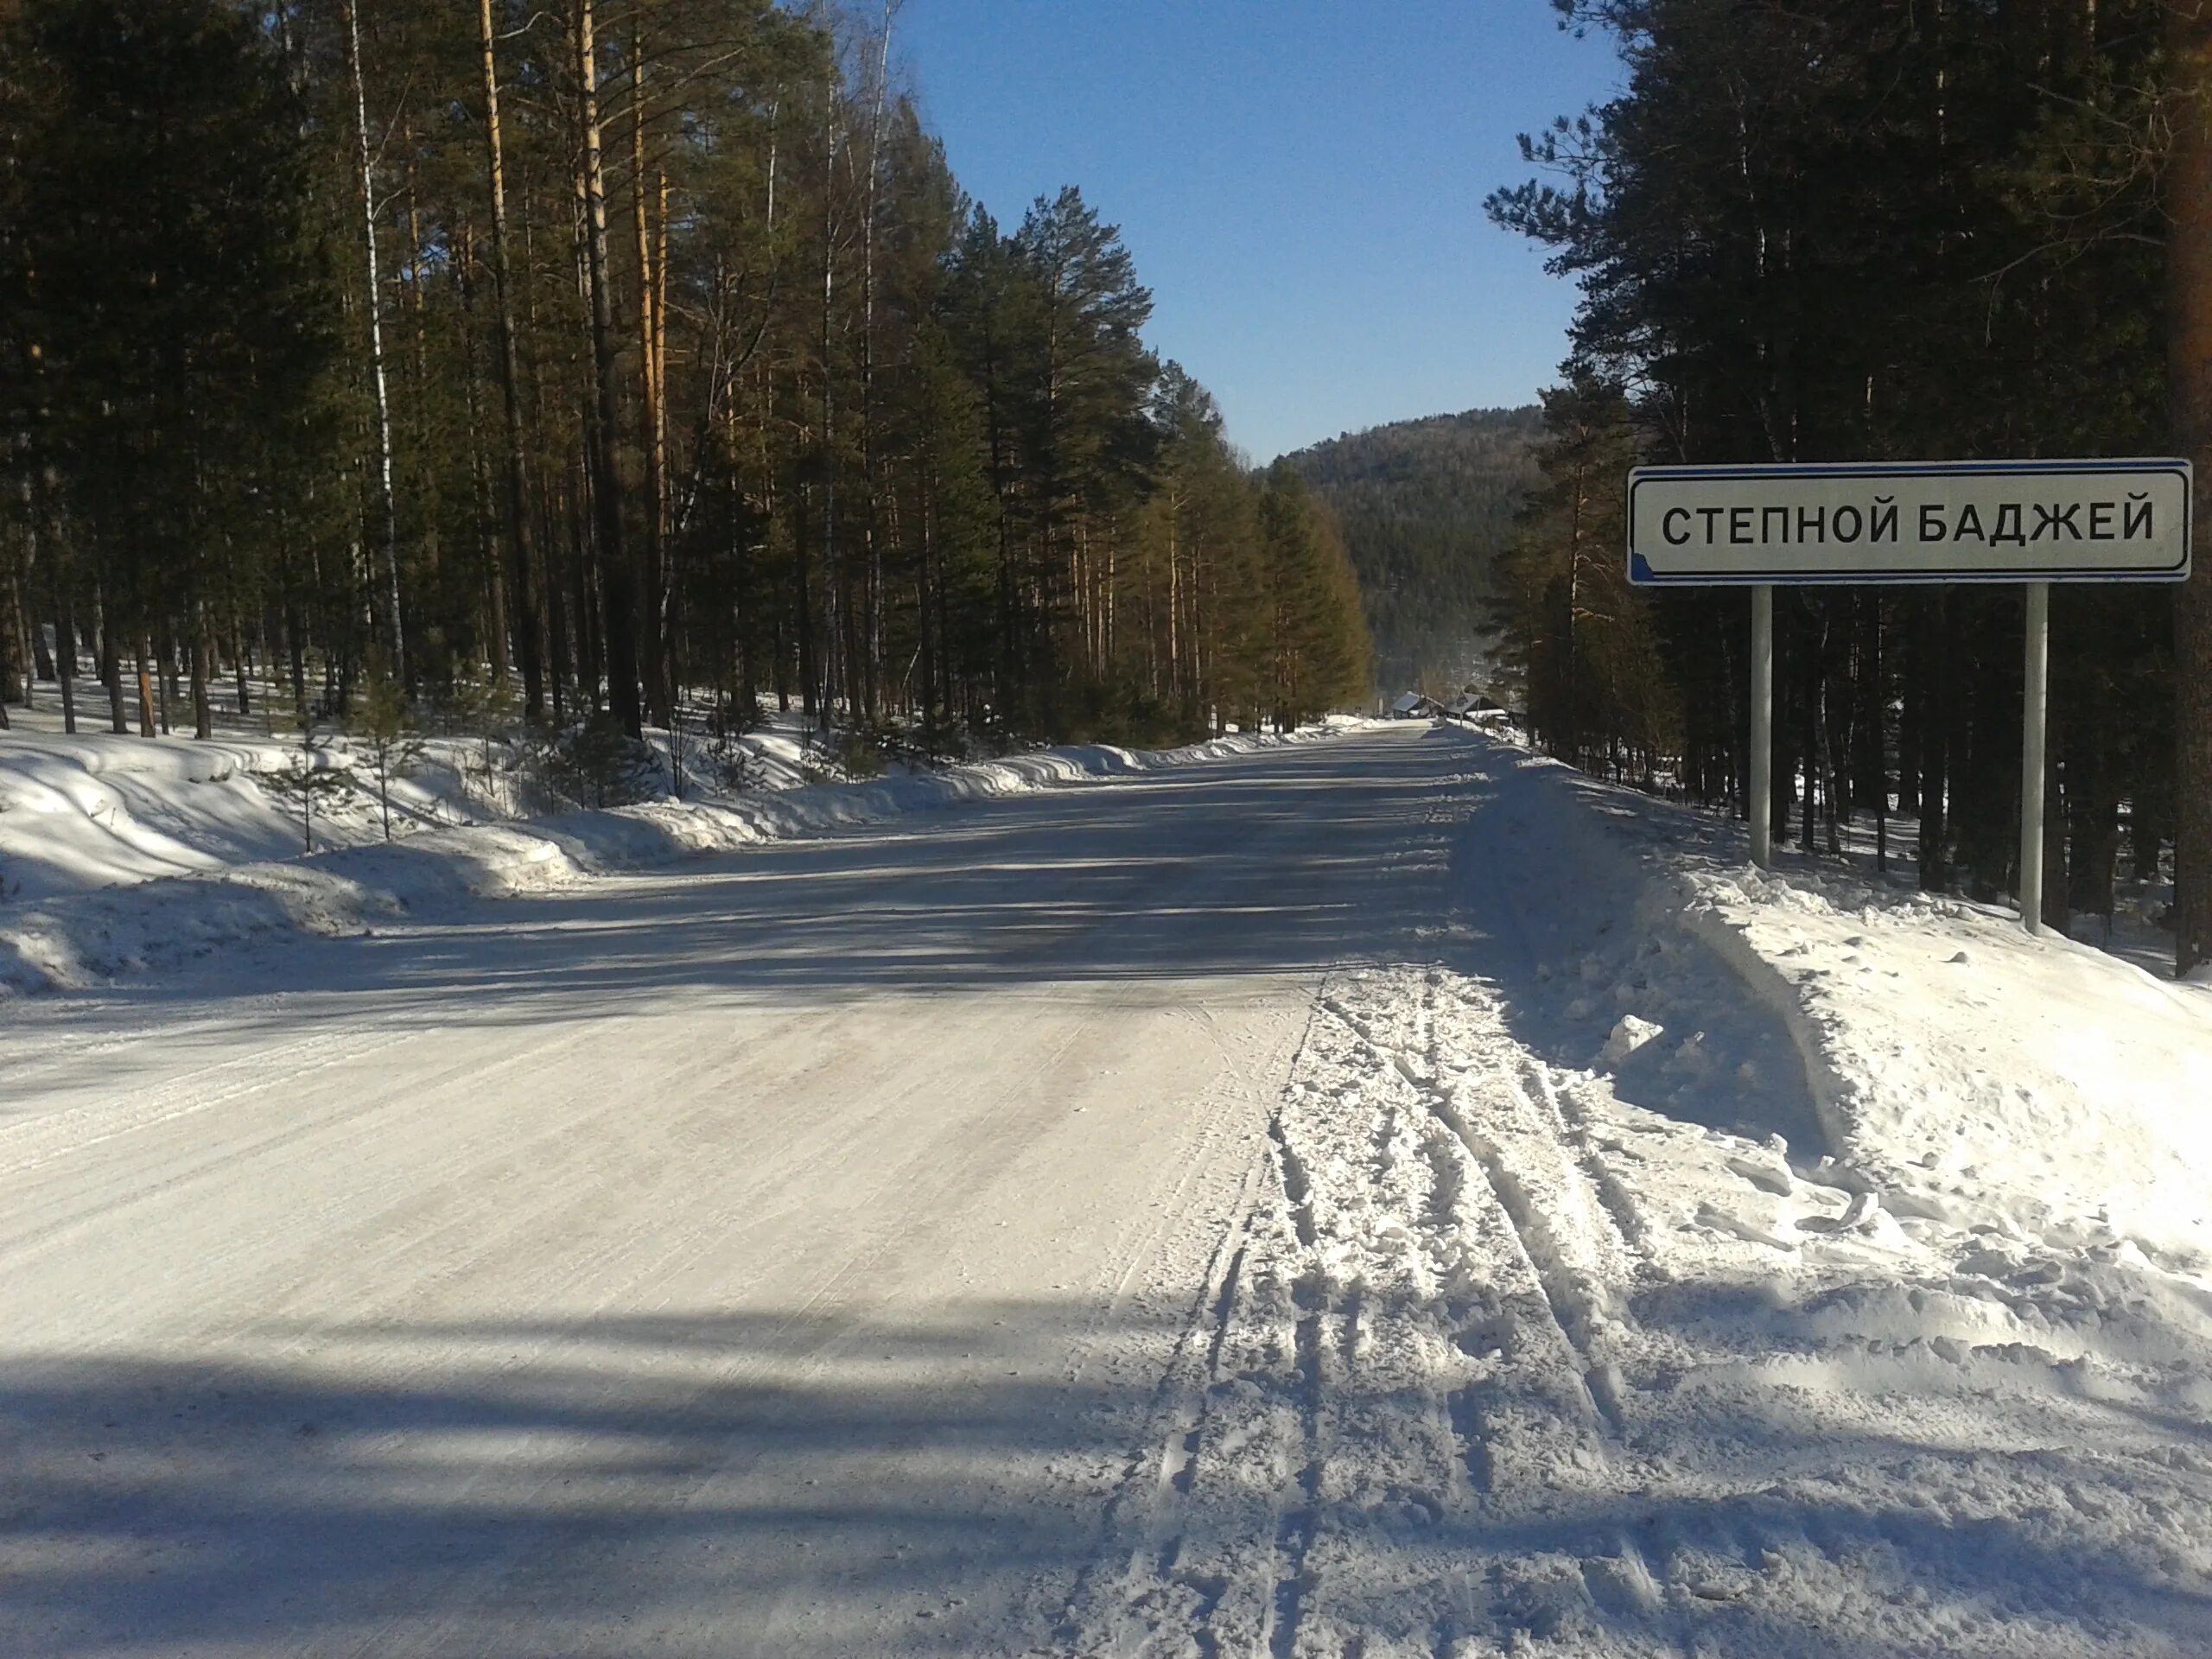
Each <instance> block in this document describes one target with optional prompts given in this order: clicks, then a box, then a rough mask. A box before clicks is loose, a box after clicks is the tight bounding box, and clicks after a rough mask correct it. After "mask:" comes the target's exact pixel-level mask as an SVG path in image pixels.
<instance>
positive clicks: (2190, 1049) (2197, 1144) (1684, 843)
mask: <svg viewBox="0 0 2212 1659" xmlns="http://www.w3.org/2000/svg"><path fill="white" fill-rule="evenodd" d="M1470 741H1473V742H1477V743H1480V742H1482V740H1479V739H1474V740H1470ZM1487 747H1488V748H1489V750H1490V754H1489V759H1490V760H1491V764H1492V765H1493V766H1495V767H1496V768H1497V769H1498V770H1499V771H1500V772H1502V773H1503V774H1504V775H1505V777H1506V778H1507V779H1510V782H1509V783H1508V785H1507V786H1506V788H1505V790H1504V791H1503V795H1502V797H1501V799H1502V800H1503V801H1506V802H1509V803H1510V810H1514V811H1516V812H1518V813H1519V814H1521V815H1522V817H1524V818H1526V819H1527V820H1528V828H1527V829H1526V831H1525V833H1526V834H1528V835H1529V836H1531V837H1532V838H1536V839H1539V840H1540V841H1541V842H1542V843H1543V844H1544V845H1545V846H1546V847H1547V849H1548V861H1549V863H1550V864H1551V865H1552V866H1553V867H1554V868H1557V869H1559V870H1560V871H1563V872H1566V873H1567V874H1565V875H1564V876H1563V877H1562V882H1563V884H1571V885H1572V886H1573V887H1574V888H1575V889H1577V890H1578V891H1580V892H1582V893H1588V894H1593V895H1595V899H1594V900H1593V899H1584V900H1583V901H1581V903H1580V909H1581V912H1583V914H1584V916H1585V918H1588V916H1589V915H1590V914H1592V912H1593V911H1594V910H1596V909H1600V908H1602V909H1606V910H1609V911H1610V912H1611V913H1612V914H1614V915H1618V917H1620V918H1622V920H1623V922H1624V924H1625V923H1628V922H1629V921H1630V919H1631V918H1632V923H1633V925H1624V926H1622V927H1621V928H1620V929H1619V930H1618V933H1617V934H1616V935H1613V936H1609V937H1608V938H1602V939H1587V938H1586V940H1585V941H1584V943H1585V944H1588V945H1589V947H1590V949H1589V952H1588V953H1587V954H1586V955H1584V956H1583V957H1581V958H1580V961H1579V962H1577V961H1574V960H1571V959H1570V960H1564V961H1562V962H1560V963H1559V964H1558V965H1557V968H1556V969H1555V971H1558V972H1560V973H1561V974H1563V975H1569V976H1574V977H1577V978H1580V979H1582V980H1586V981H1587V982H1589V986H1590V989H1591V992H1592V994H1591V995H1589V996H1588V997H1587V998H1586V1001H1587V1002H1588V1003H1589V1004H1590V1009H1589V1012H1590V1013H1591V1014H1592V1033H1593V1034H1592V1058H1591V1061H1590V1062H1589V1063H1590V1064H1592V1065H1593V1066H1595V1067H1597V1068H1598V1069H1600V1070H1607V1071H1611V1070H1615V1069H1617V1068H1620V1067H1632V1066H1636V1065H1646V1066H1653V1067H1656V1065H1660V1064H1662V1063H1664V1061H1666V1060H1668V1059H1675V1062H1676V1064H1675V1071H1679V1072H1681V1073H1683V1074H1684V1075H1683V1081H1682V1084H1681V1088H1680V1090H1678V1091H1677V1092H1678V1093H1680V1094H1681V1095H1683V1096H1687V1095H1688V1094H1691V1093H1695V1092H1697V1091H1698V1090H1702V1089H1709V1088H1710V1087H1711V1086H1712V1084H1711V1080H1709V1079H1708V1080H1707V1081H1705V1082H1703V1083H1700V1082H1699V1081H1698V1080H1697V1079H1696V1078H1695V1077H1693V1076H1690V1075H1688V1074H1689V1073H1691V1072H1694V1070H1695V1068H1694V1067H1693V1066H1690V1065H1688V1058H1689V1057H1688V1056H1685V1055H1683V1054H1682V1052H1681V1046H1682V1045H1685V1044H1688V1043H1689V1042H1692V1041H1694V1036H1693V1033H1691V1032H1689V1031H1688V1030H1686V1029H1684V1028H1683V1027H1684V1024H1685V1022H1686V1020H1688V1018H1689V1017H1691V1016H1690V1014H1688V1010H1691V1009H1696V1008H1700V1007H1702V1008H1703V1009H1706V1010H1708V1011H1709V1010H1711V1009H1712V1008H1713V1007H1716V1006H1718V999H1715V998H1713V997H1712V996H1711V995H1708V994H1707V990H1706V988H1703V987H1701V986H1700V985H1699V984H1698V983H1697V982H1696V979H1695V976H1694V975H1688V976H1686V975H1685V974H1684V972H1683V970H1682V968H1681V963H1680V957H1679V947H1680V944H1681V941H1682V940H1683V938H1685V936H1687V937H1688V938H1690V939H1693V940H1695V941H1697V942H1698V943H1700V944H1702V945H1703V946H1705V947H1707V953H1709V959H1717V960H1719V961H1720V962H1722V963H1726V966H1727V967H1728V969H1730V970H1732V973H1733V974H1734V975H1735V976H1737V978H1738V980H1739V981H1740V982H1741V983H1742V985H1743V986H1744V987H1745V988H1747V989H1748V990H1749V991H1750V992H1751V995H1752V996H1753V997H1755V998H1756V999H1757V1000H1758V1001H1759V1002H1760V1003H1763V1004H1764V1006H1765V1007H1767V1008H1768V1009H1770V1010H1771V1011H1772V1012H1773V1013H1774V1014H1777V1015H1778V1016H1779V1017H1780V1019H1781V1020H1782V1021H1783V1026H1784V1027H1785V1028H1786V1030H1787V1032H1788V1033H1789V1037H1790V1039H1791V1040H1792V1043H1793V1046H1794V1047H1795V1048H1796V1054H1797V1058H1798V1060H1799V1062H1800V1063H1801V1064H1802V1067H1803V1071H1804V1080H1805V1083H1806V1084H1807V1085H1808V1089H1809V1091H1810V1105H1811V1107H1812V1109H1813V1113H1814V1116H1815V1119H1816V1121H1817V1124H1818V1128H1819V1132H1820V1143H1816V1144H1815V1145H1814V1146H1810V1147H1808V1146H1804V1145H1802V1144H1798V1145H1796V1146H1795V1147H1794V1149H1795V1150H1796V1151H1797V1152H1799V1153H1800V1154H1810V1153H1817V1154H1827V1158H1828V1164H1827V1167H1826V1169H1825V1171H1824V1173H1825V1175H1826V1177H1827V1179H1834V1180H1835V1181H1837V1182H1838V1183H1840V1184H1842V1185H1853V1186H1856V1187H1859V1188H1861V1189H1862V1190H1865V1191H1869V1192H1879V1193H1880V1194H1881V1196H1882V1200H1883V1202H1884V1203H1885V1205H1886V1206H1887V1207H1888V1209H1889V1210H1890V1211H1891V1212H1892V1213H1895V1214H1897V1215H1901V1216H1918V1217H1929V1218H1936V1219H1942V1220H1945V1221H1948V1222H1950V1223H1952V1224H1956V1225H1960V1226H1977V1227H1983V1228H1986V1229H1989V1230H1993V1231H1994V1232H1997V1233H1999V1234H2011V1235H2018V1234H2019V1233H2020V1232H2022V1231H2031V1232H2035V1233H2037V1234H2041V1235H2045V1236H2049V1235H2050V1234H2051V1233H2052V1232H2053V1230H2057V1231H2059V1232H2062V1233H2066V1234H2068V1235H2069V1236H2075V1237H2078V1238H2079V1239H2080V1240H2082V1242H2084V1243H2095V1242H2098V1241H2103V1242H2104V1243H2107V1244H2110V1243H2114V1242H2115V1241H2117V1240H2120V1239H2126V1240H2131V1241H2133V1243H2135V1244H2136V1245H2137V1246H2138V1247H2140V1248H2143V1249H2149V1250H2151V1251H2153V1252H2158V1251H2164V1252H2168V1253H2170V1255H2171V1258H2172V1259H2173V1260H2174V1261H2176V1262H2177V1263H2184V1264H2189V1265H2196V1264H2199V1263H2204V1264H2212V986H2202V985H2196V984H2177V983H2175V982H2172V981H2171V980H2161V979H2159V978H2157V977H2154V976H2152V974H2150V973H2149V972H2146V971H2145V969H2142V968H2140V967H2139V966H2136V965H2135V964H2133V963H2129V962H2125V961H2121V960H2119V959H2117V958H2115V957H2111V956H2109V955H2107V954H2106V953H2104V952H2102V951H2101V950H2096V949H2095V948H2094V947H2093V946H2090V945H2088V944H2078V943H2075V942H2073V941H2070V940H2068V939H2064V938H2056V937H2053V936H2048V935H2046V936H2043V937H2039V938H2029V937H2028V936H2027V935H2026V934H2025V933H2024V932H2023V931H2021V930H2020V927H2019V925H2018V919H2017V918H2016V917H2015V916H2014V915H2013V914H2012V912H2008V911H2000V910H1997V909H1994V908H1993V907H1990V906H1981V905H1976V904H1972V903H1969V902H1967V901H1964V900H1960V899H1950V898H1945V897H1940V896H1935V895H1928V894H1923V893H1916V892H1910V891H1906V890H1902V889H1898V888H1894V887H1881V886H1877V885H1873V884H1871V883H1869V882H1867V881H1865V880H1859V879H1857V878H1855V877H1853V876H1850V875H1847V874H1839V873H1835V872H1834V871H1831V870H1828V869H1826V868H1816V867H1813V866H1810V865H1808V866H1806V867H1804V868H1796V869H1784V870H1783V871H1781V872H1778V873H1772V874H1769V873H1763V872H1761V871H1759V870H1758V869H1756V868H1752V867H1751V865H1750V864H1749V863H1748V861H1746V859H1745V853H1744V845H1743V842H1742V838H1741V832H1740V831H1739V829H1738V828H1737V827H1736V826H1733V825H1730V824H1725V823H1716V822H1715V821H1713V820H1712V819H1710V818H1708V817H1704V816H1702V815H1700V814H1697V813H1694V812H1691V811H1688V810H1684V809H1681V808H1677V807H1674V806H1671V805H1669V804H1666V803H1664V802H1659V801H1655V800H1652V799H1651V798H1649V797H1645V796H1642V795H1638V794H1636V793H1634V792H1632V791H1626V790H1621V789H1616V788H1612V787H1611V786H1608V785H1603V784H1599V783H1597V782H1594V781H1593V780H1592V779H1588V778H1586V777H1584V776H1582V775H1581V774H1580V773H1578V772H1573V771H1572V770H1571V769H1569V768H1567V767H1566V766H1561V765H1559V764H1557V763H1555V762H1553V761H1550V760H1544V759H1541V758H1540V757H1538V756H1535V755H1533V754H1529V753H1526V752H1522V751H1516V750H1510V749H1508V748H1505V747H1503V746H1496V745H1491V746H1487ZM1590 928H1591V924H1590V923H1589V922H1588V921H1587V919H1586V921H1585V931H1586V932H1588V931H1590ZM1607 1021H1613V1022H1615V1023H1614V1024H1613V1026H1612V1027H1611V1030H1610V1031H1608V1030H1607V1029H1606V1027H1605V1022H1607ZM1637 1021H1649V1022H1650V1023H1653V1024H1656V1025H1657V1026H1659V1027H1662V1028H1664V1034H1663V1035H1662V1036H1661V1037H1660V1038H1659V1039H1657V1040H1656V1041H1651V1040H1649V1039H1648V1038H1647V1037H1646V1036H1645V1034H1644V1033H1642V1032H1641V1031H1639V1030H1638V1029H1637V1026H1636V1024H1634V1023H1631V1022H1637ZM1597 1039H1606V1040H1607V1041H1609V1042H1611V1044H1612V1045H1613V1049H1612V1051H1611V1052H1607V1051H1605V1050H1602V1049H1599V1048H1598V1047H1597V1046H1596V1044H1597ZM1698 1046H1700V1047H1709V1046H1711V1045H1707V1044H1702V1043H1700V1044H1699V1045H1698ZM1724 1052H1725V1051H1724ZM1647 1103H1651V1104H1656V1105H1660V1106H1662V1108H1665V1109H1675V1108H1678V1107H1679V1106H1680V1105H1681V1103H1682V1101H1681V1100H1680V1099H1673V1100H1649V1101H1647ZM1790 1139H1791V1141H1793V1142H1798V1141H1800V1140H1801V1137H1799V1136H1796V1135H1793V1136H1791V1137H1790Z"/></svg>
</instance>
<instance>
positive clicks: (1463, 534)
mask: <svg viewBox="0 0 2212 1659" xmlns="http://www.w3.org/2000/svg"><path fill="white" fill-rule="evenodd" d="M1542 435H1543V412H1542V410H1540V409H1538V408H1537V407H1536V406H1535V405H1534V404H1530V405H1529V406H1527V407H1525V408H1522V409H1471V410H1465V412H1463V413H1461V414H1458V415H1430V416H1423V417H1422V418H1421V419H1419V420H1411V421H1394V422H1392V423H1390V424H1389V425H1387V426H1377V427H1370V428H1369V429H1367V430H1366V431H1364V432H1348V433H1345V434H1344V435H1343V436H1341V437H1337V438H1332V439H1329V440H1328V441H1326V442H1322V443H1317V444H1314V445H1313V446H1312V447H1311V448H1306V449H1300V450H1299V451H1297V452H1296V453H1295V454H1291V455H1289V456H1287V457H1286V459H1287V460H1288V461H1289V462H1290V463H1291V465H1292V466H1294V467H1296V468H1297V469H1298V470H1299V472H1300V474H1303V475H1304V477H1305V478H1306V480H1307V481H1308V482H1309V483H1311V484H1312V485H1313V487H1314V488H1315V489H1316V490H1318V491H1319V492H1320V493H1321V495H1322V496H1323V498H1324V499H1326V500H1327V501H1328V503H1329V505H1331V506H1332V507H1333V508H1335V509H1336V512H1337V516H1338V518H1339V519H1341V520H1342V521H1343V524H1344V543H1345V545H1346V547H1347V548H1348V549H1349V550H1351V562H1352V567H1353V569H1355V570H1357V572H1358V575H1359V587H1360V596H1361V600H1362V602H1363V604H1364V606H1365V607H1366V611H1367V624H1368V628H1369V630H1370V632H1371V633H1372V634H1373V635H1374V639H1375V671H1376V686H1377V688H1378V689H1380V690H1393V689H1402V688H1404V687H1407V686H1413V685H1417V684H1419V683H1421V681H1422V679H1423V677H1429V678H1431V679H1434V680H1436V681H1438V682H1439V683H1442V682H1444V681H1446V680H1448V679H1450V678H1452V677H1456V676H1459V675H1461V674H1464V673H1465V671H1466V670H1467V668H1468V667H1469V666H1470V664H1471V663H1472V662H1473V661H1474V659H1475V658H1476V656H1477V653H1478V649H1479V644H1480V636H1481V632H1482V620H1483V606H1484V601H1485V600H1487V599H1488V597H1489V595H1490V594H1491V572H1492V569H1493V567H1494V564H1495V562H1496V560H1497V555H1498V554H1499V553H1500V552H1501V551H1502V550H1503V549H1504V548H1505V547H1506V546H1507V545H1508V544H1509V543H1510V541H1511V539H1512V537H1513V533H1514V524H1513V518H1514V514H1515V513H1516V512H1518V511H1519V510H1520V506H1521V503H1522V498H1523V497H1524V496H1525V495H1526V494H1527V493H1528V492H1529V489H1530V488H1531V487H1532V486H1534V485H1535V481H1536V465H1535V447H1536V443H1537V441H1538V440H1539V439H1540V438H1541V436H1542Z"/></svg>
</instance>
